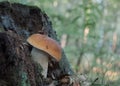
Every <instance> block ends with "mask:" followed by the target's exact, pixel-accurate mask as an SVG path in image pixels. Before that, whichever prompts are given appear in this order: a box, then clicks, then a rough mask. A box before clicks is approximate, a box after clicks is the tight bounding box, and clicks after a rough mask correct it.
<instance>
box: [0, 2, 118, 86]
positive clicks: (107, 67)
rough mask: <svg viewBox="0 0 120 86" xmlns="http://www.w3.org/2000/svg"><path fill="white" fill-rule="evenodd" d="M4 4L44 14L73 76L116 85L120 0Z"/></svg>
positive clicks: (108, 85) (110, 85)
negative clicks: (64, 54) (19, 6)
mask: <svg viewBox="0 0 120 86" xmlns="http://www.w3.org/2000/svg"><path fill="white" fill-rule="evenodd" d="M0 1H5V0H0ZM7 1H9V2H19V3H22V4H26V5H34V6H38V7H40V8H41V9H42V10H43V11H45V12H46V13H47V15H48V16H49V17H50V20H51V21H52V24H53V28H54V29H55V30H56V31H57V35H58V38H59V40H60V42H61V46H62V47H63V49H64V51H65V53H66V55H67V58H68V60H69V62H70V64H71V66H72V68H73V70H74V71H75V72H76V73H77V74H81V73H82V74H87V75H88V77H89V78H90V80H91V81H93V80H94V79H96V78H99V79H98V80H97V81H96V83H98V84H103V85H102V86H105V85H106V86H120V85H119V84H120V38H119V37H120V10H119V9H120V0H7Z"/></svg>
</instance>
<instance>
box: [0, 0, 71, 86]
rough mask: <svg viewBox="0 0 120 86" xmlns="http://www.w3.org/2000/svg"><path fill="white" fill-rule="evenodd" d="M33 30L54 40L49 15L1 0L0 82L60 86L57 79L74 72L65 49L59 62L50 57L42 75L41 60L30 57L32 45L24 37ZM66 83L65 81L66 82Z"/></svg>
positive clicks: (4, 85) (7, 85)
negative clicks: (36, 60)
mask: <svg viewBox="0 0 120 86" xmlns="http://www.w3.org/2000/svg"><path fill="white" fill-rule="evenodd" d="M34 33H40V34H43V33H44V34H47V35H48V36H49V37H51V38H53V39H55V40H57V41H58V42H59V40H58V39H57V35H56V32H55V31H54V30H53V28H52V23H51V21H50V20H49V17H48V16H47V15H46V14H45V13H44V12H42V11H41V10H40V9H39V8H37V7H35V6H26V5H22V4H18V3H9V2H0V86H49V84H50V83H51V82H52V81H53V79H54V80H55V81H56V82H57V84H56V85H55V86H63V85H62V84H60V83H61V82H59V81H60V79H61V78H63V77H64V76H69V75H72V74H73V71H72V70H71V68H70V65H69V62H68V60H67V59H66V56H65V54H64V51H63V52H62V59H61V61H60V62H56V61H50V62H49V64H52V65H55V66H50V65H49V66H48V74H47V75H48V78H47V79H44V78H43V76H42V75H41V71H42V68H41V66H40V64H37V63H35V62H34V61H32V59H31V55H30V52H31V49H32V46H30V45H29V44H27V42H26V39H27V38H28V37H29V36H30V35H31V34H34ZM65 86H67V85H65Z"/></svg>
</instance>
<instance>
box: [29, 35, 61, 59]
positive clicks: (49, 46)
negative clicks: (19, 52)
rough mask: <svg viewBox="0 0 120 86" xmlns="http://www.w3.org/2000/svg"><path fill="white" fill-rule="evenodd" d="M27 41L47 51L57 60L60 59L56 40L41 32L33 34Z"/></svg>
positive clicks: (59, 48)
mask: <svg viewBox="0 0 120 86" xmlns="http://www.w3.org/2000/svg"><path fill="white" fill-rule="evenodd" d="M27 42H28V43H29V44H31V45H32V46H33V47H35V48H37V49H40V50H42V51H44V52H47V53H48V54H49V55H51V56H52V57H54V58H55V59H56V60H57V61H59V60H60V59H61V55H62V49H61V46H60V45H59V44H58V43H57V41H55V40H53V39H52V38H50V37H48V36H46V35H42V34H33V35H31V36H30V37H29V38H28V39H27Z"/></svg>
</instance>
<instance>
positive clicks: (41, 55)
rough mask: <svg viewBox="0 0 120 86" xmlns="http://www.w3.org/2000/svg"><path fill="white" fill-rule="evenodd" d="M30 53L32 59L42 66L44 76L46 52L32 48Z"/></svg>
mask: <svg viewBox="0 0 120 86" xmlns="http://www.w3.org/2000/svg"><path fill="white" fill-rule="evenodd" d="M31 55H32V59H33V60H34V61H35V62H37V63H39V64H40V65H41V66H42V68H43V71H42V75H43V76H44V77H45V78H46V77H47V70H48V54H47V53H45V52H44V51H41V50H39V49H37V48H33V49H32V51H31Z"/></svg>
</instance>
